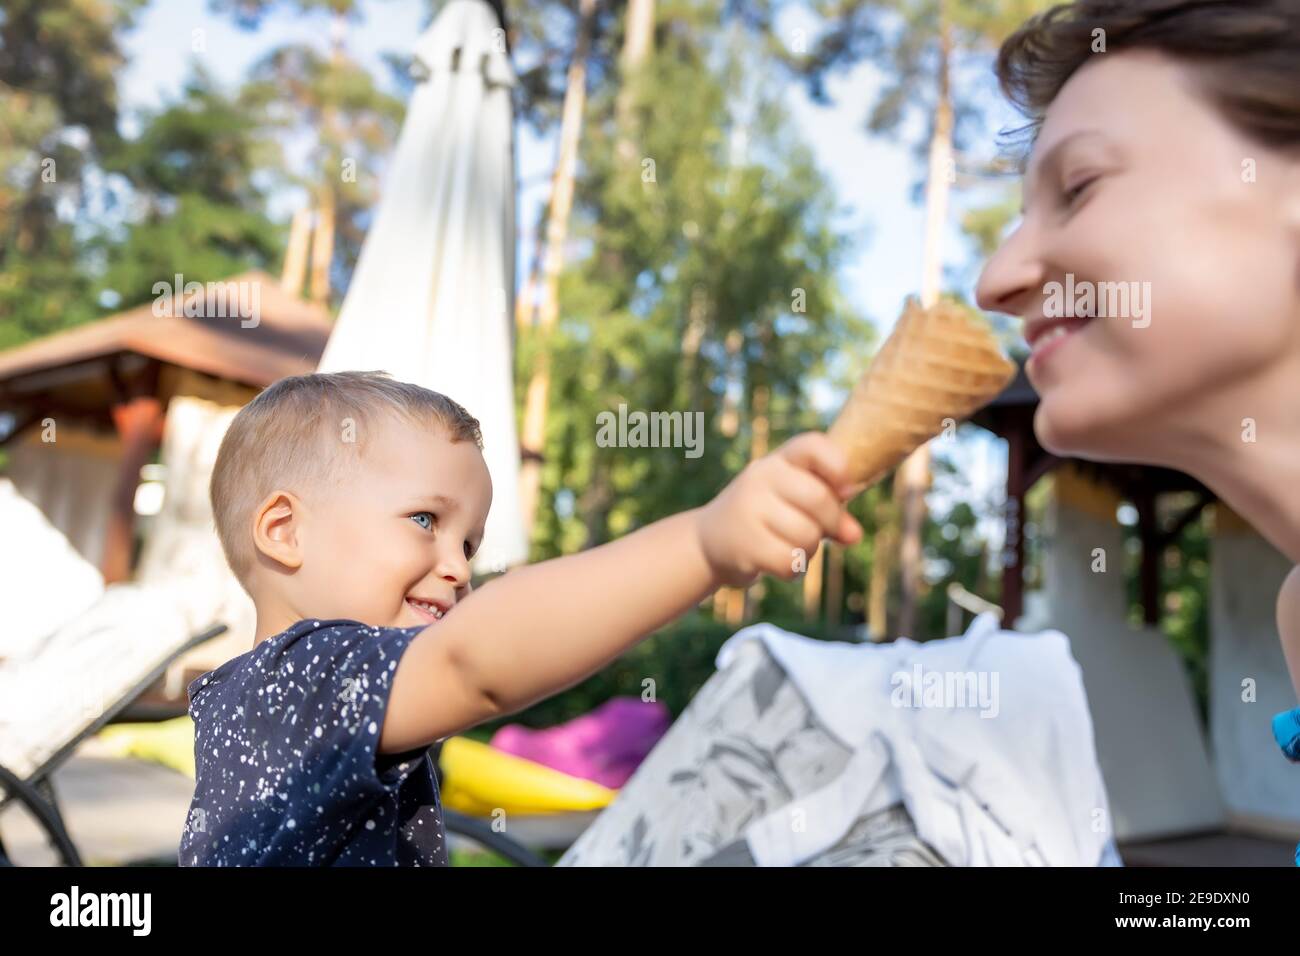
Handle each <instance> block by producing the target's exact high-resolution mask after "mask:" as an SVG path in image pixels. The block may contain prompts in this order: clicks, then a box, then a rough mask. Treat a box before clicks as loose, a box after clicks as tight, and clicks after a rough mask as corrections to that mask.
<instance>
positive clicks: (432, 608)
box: [406, 598, 443, 620]
mask: <svg viewBox="0 0 1300 956" xmlns="http://www.w3.org/2000/svg"><path fill="white" fill-rule="evenodd" d="M406 600H407V602H408V603H410V604H414V605H415V606H416V607H418V608H420V609H421V610H425V611H428V612H429V613H430V614H432V615H433V616H434V618H435V619H437V620H441V619H442V613H443V612H442V611H441V610H440V609H439V608H438V606H437V605H436V604H429V603H428V602H427V601H419V600H416V599H415V598H407V599H406Z"/></svg>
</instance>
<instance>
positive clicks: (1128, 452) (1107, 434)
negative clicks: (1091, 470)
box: [1034, 399, 1140, 461]
mask: <svg viewBox="0 0 1300 956" xmlns="http://www.w3.org/2000/svg"><path fill="white" fill-rule="evenodd" d="M1062 404H1063V403H1059V402H1052V401H1050V400H1048V399H1044V400H1043V401H1041V402H1039V404H1038V408H1037V410H1036V411H1035V412H1034V435H1035V437H1037V439H1038V443H1039V444H1040V445H1042V446H1043V448H1045V449H1046V450H1047V451H1049V452H1051V453H1052V454H1053V455H1056V456H1058V457H1061V458H1086V459H1091V460H1093V461H1134V460H1137V457H1140V455H1138V453H1137V449H1136V448H1135V447H1134V441H1133V438H1134V436H1135V435H1136V434H1137V431H1138V428H1137V427H1136V426H1137V423H1135V422H1133V421H1131V420H1125V421H1117V420H1115V419H1114V418H1113V417H1108V416H1103V415H1100V414H1098V413H1099V411H1100V409H1099V408H1098V407H1097V405H1096V404H1095V403H1083V402H1075V403H1072V404H1070V405H1068V406H1065V407H1061V406H1062Z"/></svg>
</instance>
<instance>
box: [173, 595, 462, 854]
mask: <svg viewBox="0 0 1300 956" xmlns="http://www.w3.org/2000/svg"><path fill="white" fill-rule="evenodd" d="M421 630H423V628H420V627H407V628H393V627H369V626H367V625H364V624H360V623H358V622H356V621H299V622H298V623H297V624H295V625H293V626H292V627H290V628H289V629H288V630H286V631H283V632H282V633H280V634H277V635H275V636H274V637H271V638H267V639H266V640H265V641H263V642H262V643H261V644H259V645H258V646H257V647H255V648H253V649H252V650H251V651H249V652H247V653H246V654H241V655H240V656H239V657H236V658H234V659H233V660H230V661H227V662H226V663H224V664H222V665H221V666H220V667H218V668H217V669H216V670H213V671H210V672H208V673H207V674H204V675H203V676H202V677H199V678H197V679H196V680H194V681H193V682H192V683H191V684H190V686H189V697H190V708H189V712H190V717H192V718H193V720H194V757H195V786H194V799H193V800H192V801H191V803H190V812H189V816H188V817H187V818H186V822H185V830H184V833H183V834H182V836H181V845H180V851H179V854H178V862H179V863H180V865H181V866H446V865H447V862H448V861H447V836H446V830H445V828H444V826H443V820H442V807H441V805H440V801H439V797H438V785H437V780H436V778H435V777H434V774H433V764H432V762H431V761H430V759H429V756H428V753H427V748H423V747H422V748H419V749H417V750H411V751H407V752H405V753H398V754H379V753H378V747H379V731H380V728H381V727H382V726H383V721H384V711H385V710H386V708H387V706H388V693H389V690H390V689H391V686H392V676H393V673H394V672H395V671H396V670H397V662H398V660H400V659H401V656H402V653H403V652H404V651H405V650H406V648H407V646H408V645H409V644H410V642H411V641H412V640H413V639H414V638H415V636H416V635H417V634H419V633H420V631H421ZM300 716H301V718H302V720H299V717H300ZM357 824H360V825H357Z"/></svg>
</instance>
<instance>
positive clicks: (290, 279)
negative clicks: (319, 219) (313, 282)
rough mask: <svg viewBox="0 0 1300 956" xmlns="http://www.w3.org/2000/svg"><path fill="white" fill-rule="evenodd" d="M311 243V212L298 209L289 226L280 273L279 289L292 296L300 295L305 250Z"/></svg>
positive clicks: (305, 257) (305, 269) (305, 268)
mask: <svg viewBox="0 0 1300 956" xmlns="http://www.w3.org/2000/svg"><path fill="white" fill-rule="evenodd" d="M310 242H311V210H310V209H299V210H298V211H297V212H295V213H294V214H293V222H292V223H291V224H290V226H289V245H288V247H287V248H286V249H285V251H284V268H283V269H282V270H281V271H280V288H281V289H283V290H284V291H285V292H288V293H290V294H291V295H294V296H301V295H302V283H303V280H304V279H305V278H306V277H307V248H308V245H309V243H310Z"/></svg>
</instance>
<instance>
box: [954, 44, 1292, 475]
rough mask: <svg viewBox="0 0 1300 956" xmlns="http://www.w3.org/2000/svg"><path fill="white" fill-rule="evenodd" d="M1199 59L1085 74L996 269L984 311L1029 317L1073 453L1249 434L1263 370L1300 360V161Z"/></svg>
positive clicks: (1053, 406)
mask: <svg viewBox="0 0 1300 956" xmlns="http://www.w3.org/2000/svg"><path fill="white" fill-rule="evenodd" d="M1189 69H1194V68H1188V67H1184V66H1182V65H1180V64H1178V63H1177V62H1176V61H1174V60H1171V59H1169V58H1166V57H1164V56H1162V55H1160V54H1158V53H1154V52H1149V51H1125V52H1121V53H1109V54H1098V55H1096V57H1095V59H1093V60H1092V61H1091V62H1089V63H1088V64H1086V65H1085V66H1084V67H1082V68H1081V69H1079V70H1078V71H1076V72H1075V74H1074V75H1073V76H1072V77H1071V78H1070V80H1069V82H1068V83H1067V84H1066V85H1065V86H1064V87H1063V88H1062V90H1061V92H1060V93H1059V94H1058V95H1057V98H1056V99H1055V101H1054V102H1053V103H1052V105H1051V107H1050V108H1049V110H1048V112H1047V114H1046V117H1045V120H1044V124H1043V127H1042V130H1041V132H1040V134H1039V137H1038V141H1037V143H1036V144H1035V146H1034V151H1033V155H1032V157H1031V158H1030V161H1029V165H1028V167H1027V170H1026V175H1025V181H1024V204H1025V206H1024V217H1023V219H1022V221H1021V223H1020V225H1019V227H1018V228H1017V229H1016V230H1015V232H1014V233H1012V235H1011V236H1010V237H1009V238H1008V239H1007V240H1006V241H1005V242H1004V243H1003V245H1002V247H1001V248H1000V249H999V250H998V251H997V253H996V254H995V255H994V256H993V258H992V259H991V260H990V261H989V263H988V265H987V266H986V267H985V269H984V272H983V275H981V277H980V281H979V287H978V290H977V299H978V302H979V304H980V306H981V307H982V308H984V309H987V310H989V311H996V312H1005V313H1010V314H1014V315H1019V316H1021V317H1023V318H1024V319H1025V323H1026V324H1025V328H1024V332H1025V337H1026V339H1027V340H1028V341H1029V343H1030V345H1031V348H1032V354H1031V357H1030V360H1029V364H1028V366H1027V369H1026V371H1027V374H1028V375H1029V379H1030V381H1031V382H1032V383H1033V384H1034V387H1035V388H1036V389H1037V390H1038V393H1039V395H1040V397H1041V402H1040V404H1039V407H1038V412H1037V415H1036V417H1035V421H1034V426H1035V431H1036V432H1037V434H1038V438H1039V440H1040V441H1041V442H1042V444H1043V446H1044V447H1046V448H1048V449H1049V450H1051V451H1054V452H1056V453H1058V454H1070V455H1077V456H1081V457H1087V458H1094V459H1100V460H1121V461H1124V460H1126V461H1138V462H1149V463H1165V462H1171V461H1176V460H1177V459H1179V458H1180V457H1181V456H1180V454H1179V452H1180V451H1184V452H1185V449H1183V448H1182V445H1184V444H1185V443H1186V442H1187V439H1188V436H1189V435H1190V434H1192V433H1193V432H1196V431H1197V429H1199V430H1200V432H1201V433H1203V432H1204V430H1205V429H1206V428H1209V429H1212V430H1214V431H1215V432H1216V433H1217V430H1218V429H1220V428H1221V429H1224V436H1225V438H1226V436H1229V435H1233V436H1236V435H1239V434H1240V432H1241V430H1242V419H1243V418H1247V417H1252V416H1253V415H1260V414H1263V412H1262V410H1261V408H1258V407H1252V402H1251V400H1250V394H1251V390H1250V385H1251V383H1260V382H1265V381H1270V382H1275V381H1276V379H1277V376H1276V375H1268V374H1265V373H1267V372H1272V371H1275V370H1276V368H1277V367H1279V366H1278V364H1277V363H1292V362H1294V361H1295V360H1296V359H1297V357H1300V164H1298V163H1297V160H1296V159H1295V158H1294V157H1287V156H1284V155H1283V154H1282V153H1281V152H1279V151H1275V150H1269V149H1268V148H1266V147H1263V146H1260V145H1258V144H1256V143H1254V141H1252V140H1250V139H1247V138H1246V137H1245V136H1243V135H1242V134H1241V133H1239V132H1237V131H1236V129H1235V128H1233V127H1231V126H1229V125H1228V123H1227V121H1226V120H1224V119H1223V118H1221V116H1220V114H1219V113H1218V112H1217V111H1216V109H1215V108H1214V107H1213V106H1212V105H1211V103H1210V102H1209V101H1208V100H1206V99H1203V98H1202V96H1201V95H1200V94H1199V93H1198V92H1197V91H1196V90H1194V89H1193V88H1192V87H1191V85H1190V79H1189V78H1190V76H1191V74H1190V72H1188V70H1189ZM1089 292H1091V293H1093V295H1092V296H1091V301H1089V299H1088V298H1086V296H1087V294H1088V293H1089ZM1126 300H1127V301H1126ZM1089 315H1090V316H1092V317H1086V316H1089ZM1044 319H1046V321H1043V320H1044ZM1053 327H1059V328H1056V330H1055V331H1053ZM1256 394H1258V393H1256Z"/></svg>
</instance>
